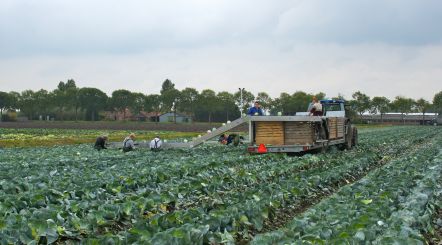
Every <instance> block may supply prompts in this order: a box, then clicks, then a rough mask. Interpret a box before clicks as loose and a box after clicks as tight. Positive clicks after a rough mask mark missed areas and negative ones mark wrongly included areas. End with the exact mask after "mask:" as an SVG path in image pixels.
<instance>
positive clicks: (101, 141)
mask: <svg viewBox="0 0 442 245" xmlns="http://www.w3.org/2000/svg"><path fill="white" fill-rule="evenodd" d="M107 139H108V137H107V135H102V136H100V137H98V138H97V140H96V141H95V146H94V148H95V149H97V150H102V149H107V148H106V146H105V145H106V141H107Z"/></svg>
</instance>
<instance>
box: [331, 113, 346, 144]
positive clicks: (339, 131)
mask: <svg viewBox="0 0 442 245" xmlns="http://www.w3.org/2000/svg"><path fill="white" fill-rule="evenodd" d="M344 126H345V119H344V118H342V117H330V118H328V130H329V131H328V132H329V135H330V137H329V138H330V139H337V138H343V137H344Z"/></svg>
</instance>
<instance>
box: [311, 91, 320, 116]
mask: <svg viewBox="0 0 442 245" xmlns="http://www.w3.org/2000/svg"><path fill="white" fill-rule="evenodd" d="M308 110H309V112H310V114H309V115H310V116H322V115H323V113H322V104H321V103H320V102H319V100H318V98H316V96H313V100H312V102H311V103H310V105H309V108H308Z"/></svg>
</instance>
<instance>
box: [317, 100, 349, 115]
mask: <svg viewBox="0 0 442 245" xmlns="http://www.w3.org/2000/svg"><path fill="white" fill-rule="evenodd" d="M320 102H321V104H322V111H323V113H324V116H327V117H345V101H344V100H321V101H320Z"/></svg>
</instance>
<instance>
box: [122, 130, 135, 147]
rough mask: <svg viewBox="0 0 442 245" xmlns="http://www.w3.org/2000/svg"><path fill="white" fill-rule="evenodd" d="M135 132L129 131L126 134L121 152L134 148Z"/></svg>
mask: <svg viewBox="0 0 442 245" xmlns="http://www.w3.org/2000/svg"><path fill="white" fill-rule="evenodd" d="M134 140H135V134H134V133H131V134H130V135H129V136H127V137H126V138H125V139H124V141H123V152H128V151H133V150H135V143H134Z"/></svg>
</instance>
